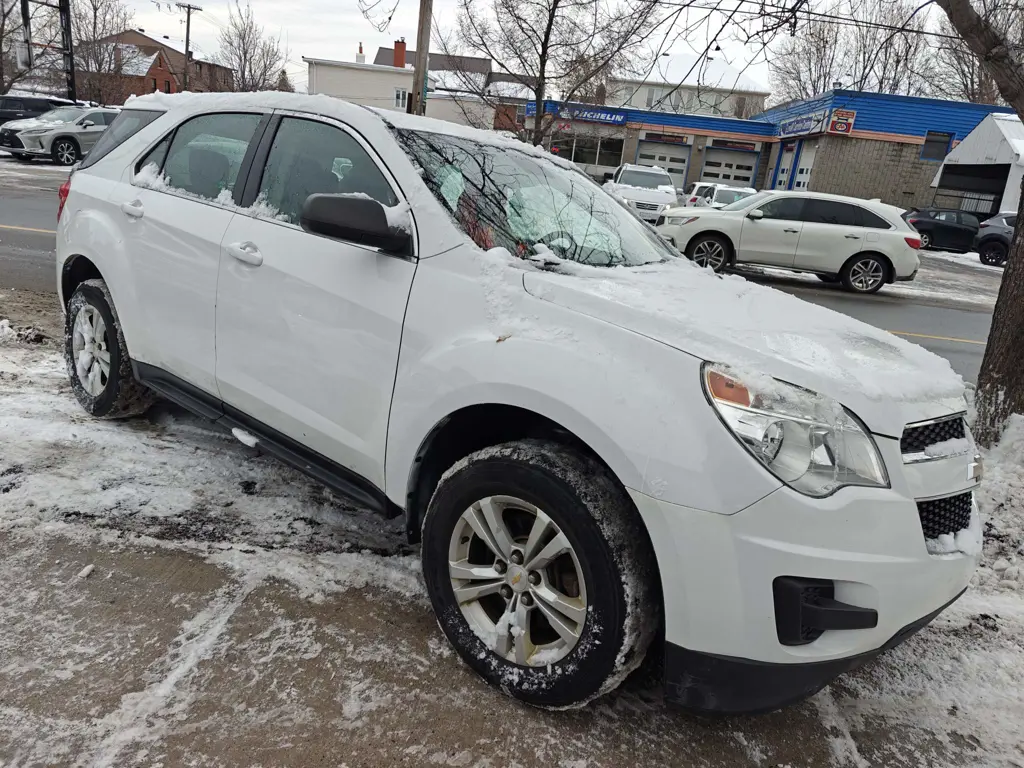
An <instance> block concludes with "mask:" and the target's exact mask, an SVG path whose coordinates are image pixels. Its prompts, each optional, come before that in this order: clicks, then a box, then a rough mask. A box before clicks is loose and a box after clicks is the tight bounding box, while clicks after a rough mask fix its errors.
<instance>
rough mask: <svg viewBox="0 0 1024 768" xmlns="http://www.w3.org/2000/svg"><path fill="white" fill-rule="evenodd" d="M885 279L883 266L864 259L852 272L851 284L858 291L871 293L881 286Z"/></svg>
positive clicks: (855, 265)
mask: <svg viewBox="0 0 1024 768" xmlns="http://www.w3.org/2000/svg"><path fill="white" fill-rule="evenodd" d="M884 278H885V271H884V270H883V269H882V265H881V264H879V263H878V262H877V261H875V260H874V259H863V260H861V261H858V262H857V263H856V264H854V265H853V269H851V270H850V282H851V283H853V287H854V288H856V289H857V290H858V291H870V290H872V289H873V288H875V287H877V286H879V285H881V283H882V280H883V279H884Z"/></svg>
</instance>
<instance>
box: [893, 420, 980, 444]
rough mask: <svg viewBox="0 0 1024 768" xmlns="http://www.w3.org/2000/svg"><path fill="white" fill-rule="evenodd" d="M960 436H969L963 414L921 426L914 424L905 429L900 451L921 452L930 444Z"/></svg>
mask: <svg viewBox="0 0 1024 768" xmlns="http://www.w3.org/2000/svg"><path fill="white" fill-rule="evenodd" d="M960 437H967V429H966V427H965V426H964V417H963V415H962V414H958V415H956V416H951V417H950V418H948V419H943V420H942V421H933V422H930V423H928V424H921V425H919V426H914V425H913V424H912V425H910V426H909V427H907V428H906V429H904V430H903V437H901V438H900V451H902V452H903V453H921V452H922V451H923V450H924V449H925V448H927V447H928V446H929V445H934V444H935V443H941V442H943V441H945V440H956V439H957V438H960Z"/></svg>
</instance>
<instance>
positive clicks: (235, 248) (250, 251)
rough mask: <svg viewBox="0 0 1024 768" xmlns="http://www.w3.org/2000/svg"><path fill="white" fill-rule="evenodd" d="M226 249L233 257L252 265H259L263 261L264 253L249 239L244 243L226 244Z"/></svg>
mask: <svg viewBox="0 0 1024 768" xmlns="http://www.w3.org/2000/svg"><path fill="white" fill-rule="evenodd" d="M225 250H226V251H227V252H228V253H229V254H231V256H232V257H234V258H236V259H238V260H239V261H241V262H244V263H245V264H248V265H250V266H253V267H258V266H259V265H260V264H262V263H263V254H262V253H260V249H259V248H257V247H256V246H255V245H253V244H252V243H250V242H249V241H248V240H247V241H245V242H244V243H232V244H231V245H228V246H225Z"/></svg>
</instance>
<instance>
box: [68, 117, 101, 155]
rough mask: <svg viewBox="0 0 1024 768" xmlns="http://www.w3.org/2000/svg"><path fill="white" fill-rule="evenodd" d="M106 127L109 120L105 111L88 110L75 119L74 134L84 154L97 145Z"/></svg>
mask: <svg viewBox="0 0 1024 768" xmlns="http://www.w3.org/2000/svg"><path fill="white" fill-rule="evenodd" d="M106 129H107V121H106V117H105V115H104V113H103V112H86V113H85V114H84V115H82V116H81V117H80V118H78V120H76V121H75V132H74V136H75V139H77V140H78V146H79V148H80V149H81V150H82V154H83V155H84V154H85V153H86V152H88V151H89V150H90V149H92V148H93V147H94V146H95V145H96V142H97V141H98V140H99V138H100V135H101V134H102V133H103V132H104V131H105V130H106Z"/></svg>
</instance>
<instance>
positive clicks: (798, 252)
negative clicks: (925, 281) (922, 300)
mask: <svg viewBox="0 0 1024 768" xmlns="http://www.w3.org/2000/svg"><path fill="white" fill-rule="evenodd" d="M901 214H902V211H901V210H900V209H899V208H896V207H895V206H892V205H886V204H884V203H879V202H875V201H873V200H861V199H859V198H855V197H842V196H840V195H826V194H822V193H816V192H758V193H757V194H756V195H751V196H750V197H745V198H742V199H740V200H737V201H736V202H734V203H732V204H730V205H726V206H725V207H723V208H719V209H717V210H712V209H707V208H673V209H670V210H667V211H665V212H664V214H662V215H661V216H660V217H659V218H658V221H657V223H656V226H657V228H658V232H659V233H660V234H661V235H662V237H664V238H665V239H666V240H668V241H669V242H671V243H672V244H673V245H674V246H675V247H676V248H678V249H679V251H680V252H682V253H685V254H686V255H687V256H688V257H689V258H691V259H693V260H694V261H695V262H696V263H697V264H699V265H701V266H706V267H711V268H712V269H714V270H715V271H716V272H719V271H721V270H723V269H726V268H728V267H730V266H735V265H737V264H757V265H762V266H768V267H784V268H786V269H791V270H794V271H801V272H813V273H815V274H816V275H818V277H820V278H821V279H822V280H823V281H825V282H829V283H835V282H841V283H842V284H843V287H844V288H846V289H847V290H849V291H854V292H856V293H874V292H876V291H877V290H878V289H879V288H881V287H882V286H883V285H885V284H886V283H892V282H894V281H896V280H913V279H914V278H915V277H916V276H917V270H918V267H919V266H920V259H919V257H918V249H919V248H920V247H921V237H920V235H918V233H917V231H916V230H914V229H913V228H912V227H911V226H910V225H909V224H907V222H905V221H904V220H903V219H902V217H901Z"/></svg>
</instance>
